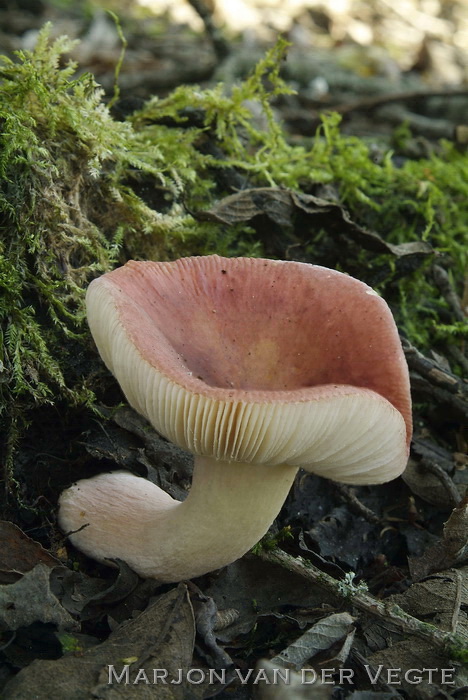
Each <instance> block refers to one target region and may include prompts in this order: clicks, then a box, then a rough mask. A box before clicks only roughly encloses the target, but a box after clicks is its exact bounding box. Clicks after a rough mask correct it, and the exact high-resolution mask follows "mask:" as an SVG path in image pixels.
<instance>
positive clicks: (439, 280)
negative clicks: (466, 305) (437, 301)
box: [432, 265, 465, 321]
mask: <svg viewBox="0 0 468 700" xmlns="http://www.w3.org/2000/svg"><path fill="white" fill-rule="evenodd" d="M432 274H433V276H434V282H435V283H436V285H437V287H438V288H439V291H440V293H441V294H442V296H443V297H444V299H445V301H446V302H447V304H448V305H449V306H450V308H451V309H452V312H453V315H454V316H455V318H456V320H457V321H463V320H464V318H465V317H464V315H463V311H462V307H461V302H460V299H459V298H458V295H457V293H456V291H455V290H454V288H453V287H452V284H451V282H450V279H449V276H448V274H447V271H446V270H444V268H443V267H441V266H440V265H434V266H433V268H432Z"/></svg>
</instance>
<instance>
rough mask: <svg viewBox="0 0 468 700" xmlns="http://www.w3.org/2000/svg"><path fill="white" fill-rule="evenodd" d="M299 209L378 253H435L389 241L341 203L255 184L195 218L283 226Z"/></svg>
mask: <svg viewBox="0 0 468 700" xmlns="http://www.w3.org/2000/svg"><path fill="white" fill-rule="evenodd" d="M297 212H301V213H303V214H306V215H307V216H310V217H315V218H317V219H319V218H320V219H323V217H326V222H325V221H323V222H322V225H323V226H326V227H327V228H330V229H331V230H333V231H334V232H336V233H337V234H346V235H348V236H349V237H350V238H352V239H353V240H354V241H355V242H356V243H357V244H359V245H360V246H362V247H363V248H365V249H367V250H373V251H375V252H377V253H390V254H391V255H394V256H395V257H397V258H400V257H403V256H408V255H411V256H414V255H418V256H423V257H424V256H426V255H429V254H431V253H432V252H433V251H432V248H431V246H430V245H429V244H428V243H426V242H425V241H414V242H410V243H402V244H400V245H393V244H391V243H388V242H387V241H384V239H383V238H381V237H380V236H379V235H378V234H377V233H375V232H374V231H368V230H366V229H364V228H362V227H361V226H359V225H358V224H356V223H355V222H354V221H352V219H351V218H350V216H349V214H348V212H347V211H346V209H344V208H343V207H342V206H341V205H340V204H337V203H336V202H332V201H328V200H326V199H321V198H320V197H314V196H313V195H311V194H303V193H300V192H294V191H293V190H289V189H286V188H279V187H255V188H251V189H247V190H242V191H241V192H237V193H236V194H232V195H229V196H228V197H225V198H224V199H222V200H221V201H220V202H218V204H216V205H215V206H214V207H212V208H211V209H210V210H208V211H204V212H198V213H197V214H195V217H196V218H198V219H200V220H204V221H216V222H219V223H223V224H228V225H232V224H236V223H239V222H246V221H251V220H252V219H254V218H255V217H256V216H261V215H263V216H266V217H268V218H269V219H270V220H271V221H272V222H273V223H275V224H277V225H278V226H280V227H282V228H292V226H293V218H294V215H295V214H296V213H297Z"/></svg>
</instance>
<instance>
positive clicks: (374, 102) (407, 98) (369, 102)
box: [332, 89, 468, 115]
mask: <svg viewBox="0 0 468 700" xmlns="http://www.w3.org/2000/svg"><path fill="white" fill-rule="evenodd" d="M467 96H468V90H466V89H465V90H450V91H449V90H435V91H433V92H422V91H421V90H411V91H407V92H394V93H391V94H389V95H388V94H387V95H377V96H375V97H367V98H365V99H362V100H356V101H355V102H347V103H344V104H341V105H340V104H338V105H335V106H334V107H333V108H332V109H333V111H334V112H339V113H340V114H343V115H344V114H348V113H349V112H357V111H361V110H365V111H369V110H371V109H377V108H378V107H382V106H383V105H387V104H391V103H392V102H411V101H413V100H419V99H428V98H430V97H444V98H447V99H449V98H450V97H467Z"/></svg>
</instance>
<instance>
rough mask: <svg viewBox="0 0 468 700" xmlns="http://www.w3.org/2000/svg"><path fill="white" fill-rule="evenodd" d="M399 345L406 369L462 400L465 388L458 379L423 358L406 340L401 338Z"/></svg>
mask: <svg viewBox="0 0 468 700" xmlns="http://www.w3.org/2000/svg"><path fill="white" fill-rule="evenodd" d="M401 344H402V346H403V350H404V353H405V357H406V361H407V363H408V367H409V368H410V369H411V370H414V371H415V372H417V373H418V374H420V375H421V376H422V377H424V378H425V379H427V380H428V381H429V382H430V383H431V384H433V385H434V386H436V387H439V388H440V389H442V390H444V391H447V392H450V393H451V394H455V395H458V396H459V397H460V398H462V396H463V394H464V393H466V387H465V386H464V384H463V381H462V380H461V379H460V377H457V376H456V375H455V374H453V373H452V372H449V371H447V370H446V369H444V367H442V366H441V365H440V364H438V363H437V362H436V361H435V360H431V359H429V358H428V357H425V356H424V355H423V354H422V353H421V352H419V350H417V349H416V348H415V347H414V346H413V345H411V343H410V342H409V340H408V339H407V338H402V339H401Z"/></svg>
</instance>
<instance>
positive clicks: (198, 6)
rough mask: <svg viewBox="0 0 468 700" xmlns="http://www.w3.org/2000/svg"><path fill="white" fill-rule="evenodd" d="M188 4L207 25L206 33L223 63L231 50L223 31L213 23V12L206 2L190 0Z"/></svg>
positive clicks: (203, 0)
mask: <svg viewBox="0 0 468 700" xmlns="http://www.w3.org/2000/svg"><path fill="white" fill-rule="evenodd" d="M188 2H189V4H190V5H191V6H192V7H193V9H194V10H195V12H196V13H197V14H198V16H199V17H200V19H201V20H202V22H203V24H204V25H205V30H206V33H207V34H208V36H209V38H210V41H211V43H212V44H213V48H214V50H215V53H216V56H217V58H218V60H219V61H222V60H223V59H224V58H226V56H228V55H229V54H230V53H231V49H230V46H229V44H228V42H227V40H226V38H225V37H224V35H223V33H222V31H221V29H220V28H219V27H217V26H216V24H215V23H214V22H213V13H212V11H211V10H210V8H209V7H208V6H207V5H206V2H205V0H188Z"/></svg>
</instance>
